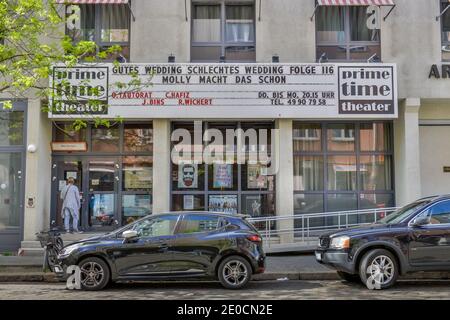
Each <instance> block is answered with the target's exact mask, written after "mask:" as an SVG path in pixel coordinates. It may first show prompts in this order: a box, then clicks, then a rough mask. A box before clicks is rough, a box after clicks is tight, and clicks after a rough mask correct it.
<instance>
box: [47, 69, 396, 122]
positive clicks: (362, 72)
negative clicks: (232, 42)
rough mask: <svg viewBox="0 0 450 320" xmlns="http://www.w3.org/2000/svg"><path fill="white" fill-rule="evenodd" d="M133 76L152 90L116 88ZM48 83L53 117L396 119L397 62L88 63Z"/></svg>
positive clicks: (55, 74) (57, 73) (57, 74)
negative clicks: (52, 95) (52, 96)
mask: <svg viewBox="0 0 450 320" xmlns="http://www.w3.org/2000/svg"><path fill="white" fill-rule="evenodd" d="M132 74H137V75H138V78H139V80H140V81H141V82H142V83H145V84H151V85H149V86H144V85H141V86H140V87H139V88H134V89H130V88H129V87H128V88H119V87H118V85H117V83H122V84H124V83H125V84H129V83H130V81H131V80H132V79H133V77H132ZM50 81H51V85H52V86H53V88H54V90H55V92H57V93H58V96H61V98H60V99H58V101H52V102H53V106H54V109H55V110H54V111H55V112H54V113H53V114H50V115H49V116H50V117H52V118H70V117H84V116H92V115H93V114H94V115H98V116H101V117H105V118H114V117H117V116H121V117H123V118H127V119H140V118H175V117H177V118H191V119H192V118H241V119H242V118H248V119H255V118H260V119H263V118H270V119H273V118H302V119H304V118H310V119H311V118H331V119H333V118H396V117H397V75H396V66H395V64H381V63H371V64H367V63H364V64H359V63H347V64H335V63H326V64H256V63H254V64H228V63H227V64H194V63H192V64H175V63H170V64H120V65H119V66H114V65H113V64H102V65H99V64H93V65H86V64H85V65H82V66H79V67H74V68H65V67H60V66H55V67H54V72H53V76H52V77H51V79H50ZM67 92H70V93H71V95H70V96H72V97H74V96H76V97H77V99H76V101H73V100H74V99H73V98H72V99H69V98H68V97H67V96H66V94H65V93H67ZM97 95H98V100H100V101H101V103H99V104H92V105H90V103H89V101H90V99H97V98H96V97H97ZM52 100H54V99H52ZM107 105H108V106H109V107H107Z"/></svg>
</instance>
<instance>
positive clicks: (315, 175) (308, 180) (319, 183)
mask: <svg viewBox="0 0 450 320" xmlns="http://www.w3.org/2000/svg"><path fill="white" fill-rule="evenodd" d="M323 172H324V168H323V157H322V156H294V190H297V191H320V190H323V189H324V188H323Z"/></svg>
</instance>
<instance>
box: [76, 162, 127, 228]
mask: <svg viewBox="0 0 450 320" xmlns="http://www.w3.org/2000/svg"><path fill="white" fill-rule="evenodd" d="M85 165H86V167H87V177H86V178H87V183H86V184H85V194H86V195H87V197H86V199H87V201H88V203H86V204H85V205H84V215H85V217H86V218H87V223H86V224H85V227H86V228H87V229H88V230H91V231H108V230H112V229H114V228H116V227H117V224H118V223H120V215H119V214H118V211H119V210H118V191H119V181H120V178H119V172H120V171H119V170H120V165H119V160H118V159H117V158H110V157H108V158H89V159H88V160H87V161H86V164H85Z"/></svg>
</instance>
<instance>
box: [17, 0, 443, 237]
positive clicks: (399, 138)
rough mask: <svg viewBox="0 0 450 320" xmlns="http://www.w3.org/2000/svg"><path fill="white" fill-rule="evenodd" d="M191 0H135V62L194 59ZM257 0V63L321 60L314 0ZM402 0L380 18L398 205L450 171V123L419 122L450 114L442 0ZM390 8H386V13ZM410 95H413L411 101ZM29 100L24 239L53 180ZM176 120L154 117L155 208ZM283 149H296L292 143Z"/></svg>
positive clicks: (42, 122)
mask: <svg viewBox="0 0 450 320" xmlns="http://www.w3.org/2000/svg"><path fill="white" fill-rule="evenodd" d="M186 3H187V7H185V1H184V0H133V1H131V6H132V10H133V13H134V15H135V17H136V20H135V21H132V23H131V41H130V43H131V62H145V63H151V62H167V57H168V55H169V54H174V55H175V56H176V62H189V61H190V38H191V35H190V34H191V1H189V0H187V1H186ZM255 3H256V21H255V24H256V61H257V62H270V61H271V57H272V56H273V55H274V54H277V55H278V56H279V57H280V61H281V62H299V63H301V62H305V63H311V62H315V61H316V57H315V46H316V43H315V21H314V20H313V21H311V20H310V19H309V18H310V16H311V15H312V13H313V11H314V0H262V1H261V2H260V1H259V0H256V1H255ZM260 3H261V4H262V7H261V10H260V8H259V4H260ZM395 3H396V4H397V7H396V8H395V9H394V11H393V12H392V14H391V15H390V16H389V17H388V18H387V19H386V21H382V22H381V26H382V27H381V46H382V60H383V62H394V63H397V67H398V68H397V69H398V89H399V91H398V97H399V99H400V100H401V102H402V103H401V105H402V107H401V108H400V115H399V119H398V120H396V121H394V127H395V130H394V131H395V133H394V134H395V137H394V138H395V180H396V193H397V204H398V205H401V204H404V203H406V202H408V201H410V200H413V199H414V198H417V197H419V196H421V195H426V194H431V193H435V192H438V193H444V192H447V193H448V192H450V187H448V186H449V185H450V184H449V183H448V180H447V179H448V176H447V175H448V174H447V175H444V174H443V173H442V168H441V167H442V165H443V164H444V163H449V164H450V160H447V159H449V156H450V155H449V154H448V152H447V151H448V149H449V146H448V145H447V144H446V140H449V139H439V137H440V134H444V135H446V134H448V129H447V128H428V127H425V128H421V129H420V131H419V127H418V123H419V120H420V119H422V118H424V119H430V118H433V119H441V118H445V119H450V111H449V110H450V90H448V88H449V85H450V80H449V79H447V80H446V79H440V80H439V79H429V78H428V74H429V70H430V67H431V65H432V64H436V63H437V64H439V63H440V61H441V43H440V41H441V36H440V21H436V19H435V17H436V16H437V15H438V14H439V9H440V8H439V0H395ZM388 10H389V8H387V7H384V8H382V13H383V15H384V14H386V13H387V11H388ZM260 11H261V19H260V20H259V12H260ZM186 16H187V21H186ZM414 97H417V99H420V100H415V99H414ZM406 98H410V99H409V100H408V101H410V102H409V104H408V102H405V99H406ZM411 98H413V99H411ZM414 101H415V102H414ZM417 101H420V103H419V106H420V108H419V106H418V105H416V104H417V103H416V102H417ZM430 101H431V102H432V104H433V106H430V103H431V102H430ZM429 102H430V103H429ZM435 102H436V103H435ZM410 104H411V105H410ZM29 105H30V109H29V113H28V125H27V126H28V143H35V144H36V145H37V146H38V151H37V153H35V154H27V171H26V192H25V196H35V197H36V206H35V208H26V209H25V239H31V238H33V235H34V232H36V231H38V230H39V229H41V228H42V227H44V226H45V225H46V223H48V221H49V218H48V214H49V211H50V209H49V206H50V187H49V185H50V179H51V176H50V171H51V168H50V165H51V161H50V158H51V152H50V148H49V143H50V141H51V125H50V121H49V120H48V119H46V115H45V114H43V113H42V112H41V111H40V107H39V103H37V102H30V104H29ZM38 109H39V110H38ZM405 110H406V112H405ZM419 110H420V111H419ZM291 120H292V119H291ZM291 120H285V121H281V122H280V125H281V126H282V127H283V128H284V133H283V134H284V135H285V136H286V137H289V135H288V134H287V131H286V130H288V129H287V128H288V127H289V123H291V124H292V121H291ZM169 123H170V122H169V121H168V120H161V121H158V122H155V123H154V126H155V155H154V160H155V164H154V189H155V190H158V196H156V194H155V196H154V197H153V201H154V211H160V210H168V208H169V201H170V190H169V187H170V186H169V179H170V167H169V162H167V163H166V160H167V157H168V156H169V148H170V143H168V140H165V141H163V140H164V139H167V138H168V137H169V134H168V132H167V130H168V128H169ZM419 137H420V140H419ZM161 139H163V140H161ZM289 139H290V138H289ZM431 141H433V142H434V144H430V142H431ZM437 141H438V142H437ZM434 146H437V147H438V148H437V150H438V151H437V152H434V154H433V155H434V156H433V157H430V156H429V155H430V154H432V153H430V152H431V151H432V150H430V148H433V147H434ZM280 148H286V150H287V151H289V148H288V145H287V144H283V146H281V147H280ZM280 150H281V149H280ZM435 150H436V149H435ZM419 151H420V154H419ZM283 156H284V157H286V158H289V159H286V160H285V161H287V162H286V163H285V164H286V165H288V166H292V163H289V161H288V160H292V159H290V158H291V153H290V152H287V153H283ZM288 169H289V168H288ZM288 169H286V168H285V170H284V171H283V172H282V174H281V175H280V176H279V177H278V178H277V189H278V188H280V189H279V191H277V210H282V211H283V212H284V213H286V214H287V213H292V212H293V208H292V206H293V201H292V192H291V187H290V184H291V183H292V181H291V179H290V178H289V179H288V180H289V181H286V180H285V178H286V179H287V178H288V176H289V174H290V172H291V171H292V170H291V169H289V170H288ZM438 171H441V173H439V172H438ZM421 186H422V188H421Z"/></svg>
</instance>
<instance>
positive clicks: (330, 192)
mask: <svg viewBox="0 0 450 320" xmlns="http://www.w3.org/2000/svg"><path fill="white" fill-rule="evenodd" d="M305 130H314V132H315V133H314V134H313V136H315V137H317V138H315V139H308V140H304V139H303V138H302V137H304V136H305V135H304V132H305ZM302 131H303V132H302ZM392 138H393V137H392V123H391V122H381V121H379V122H355V123H329V122H324V123H304V122H296V123H294V125H293V142H294V144H293V147H294V158H293V162H294V163H293V164H294V212H295V213H296V214H308V213H319V212H332V211H342V210H356V209H370V208H383V207H391V206H393V204H394V185H393V172H392V170H393V151H392ZM360 218H361V219H365V217H360ZM370 218H371V217H369V216H368V217H367V219H366V220H364V221H354V222H355V223H357V222H370V221H369V220H368V219H370ZM324 223H325V224H326V223H332V221H327V220H326V219H325V220H321V221H319V220H317V221H314V222H313V224H315V225H317V226H318V225H320V224H322V225H323V224H324ZM351 223H352V222H351Z"/></svg>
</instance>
